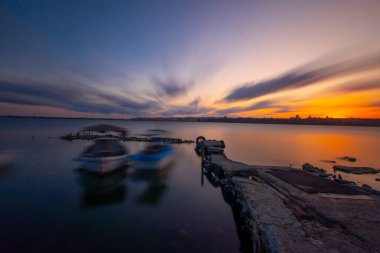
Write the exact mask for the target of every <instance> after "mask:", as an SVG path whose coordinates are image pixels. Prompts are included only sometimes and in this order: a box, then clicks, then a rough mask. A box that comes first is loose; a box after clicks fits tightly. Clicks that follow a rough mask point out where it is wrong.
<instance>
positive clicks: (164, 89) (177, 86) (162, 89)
mask: <svg viewBox="0 0 380 253" xmlns="http://www.w3.org/2000/svg"><path fill="white" fill-rule="evenodd" d="M152 82H153V84H154V86H155V89H156V92H157V95H158V96H165V97H169V98H172V97H177V96H180V95H184V94H185V93H186V92H187V91H188V90H189V89H190V88H191V87H192V86H193V85H194V81H192V80H190V81H182V80H178V78H177V79H175V78H167V79H158V78H154V79H153V80H152Z"/></svg>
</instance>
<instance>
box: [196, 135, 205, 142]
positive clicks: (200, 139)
mask: <svg viewBox="0 0 380 253" xmlns="http://www.w3.org/2000/svg"><path fill="white" fill-rule="evenodd" d="M205 140H206V138H205V137H203V136H198V137H197V139H196V140H195V143H196V144H199V143H201V142H202V141H205Z"/></svg>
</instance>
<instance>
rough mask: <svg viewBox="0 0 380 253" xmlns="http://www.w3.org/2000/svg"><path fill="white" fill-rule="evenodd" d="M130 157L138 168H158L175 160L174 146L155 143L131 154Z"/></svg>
mask: <svg viewBox="0 0 380 253" xmlns="http://www.w3.org/2000/svg"><path fill="white" fill-rule="evenodd" d="M129 159H130V160H131V162H132V164H133V166H134V167H135V168H137V169H147V170H158V169H162V168H164V167H166V166H168V165H169V164H170V163H171V162H172V161H173V148H172V147H171V146H169V145H165V144H159V143H154V144H151V145H148V146H147V147H146V148H145V149H144V150H142V151H141V152H139V153H137V154H133V155H130V156H129Z"/></svg>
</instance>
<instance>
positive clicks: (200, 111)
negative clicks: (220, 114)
mask: <svg viewBox="0 0 380 253" xmlns="http://www.w3.org/2000/svg"><path fill="white" fill-rule="evenodd" d="M213 110H214V108H211V107H205V106H202V104H201V99H200V98H199V97H198V98H195V99H194V100H192V101H191V102H190V103H189V104H185V105H181V106H171V107H169V108H167V109H166V110H165V111H162V112H160V115H162V116H165V117H170V116H197V115H204V114H207V113H209V112H212V111H213Z"/></svg>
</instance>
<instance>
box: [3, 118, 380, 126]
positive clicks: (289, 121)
mask: <svg viewBox="0 0 380 253" xmlns="http://www.w3.org/2000/svg"><path fill="white" fill-rule="evenodd" d="M0 118H32V119H75V120H119V121H167V122H213V123H248V124H282V125H322V126H365V127H380V119H361V118H311V117H309V118H304V119H302V118H229V117H173V118H168V117H157V118H141V117H138V118H130V119H116V118H115V119H113V118H85V117H80V118H78V117H42V116H0Z"/></svg>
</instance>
